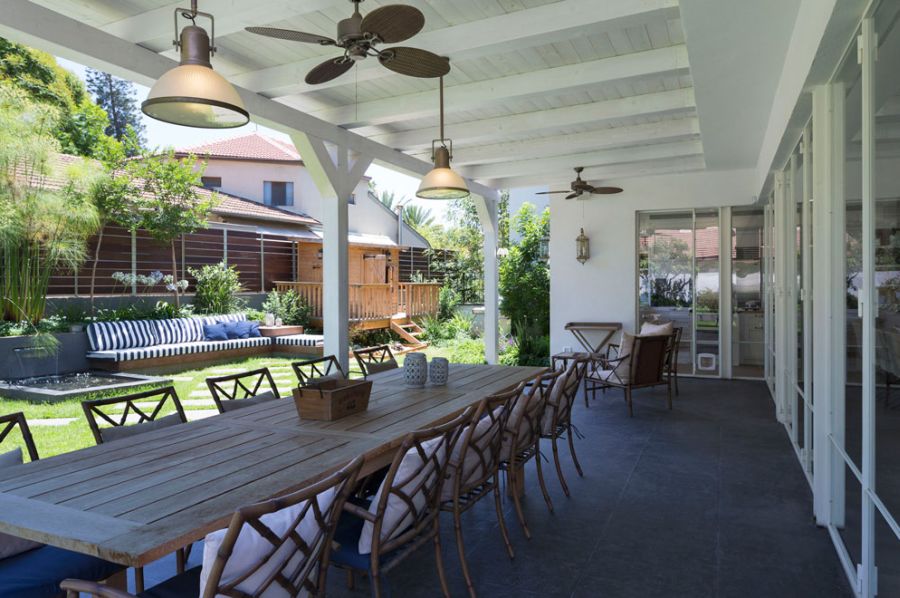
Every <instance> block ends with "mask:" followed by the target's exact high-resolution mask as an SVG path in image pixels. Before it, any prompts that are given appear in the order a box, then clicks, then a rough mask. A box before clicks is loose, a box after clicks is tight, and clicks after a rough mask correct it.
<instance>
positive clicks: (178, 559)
mask: <svg viewBox="0 0 900 598" xmlns="http://www.w3.org/2000/svg"><path fill="white" fill-rule="evenodd" d="M186 562H187V554H185V550H184V548H179V549H178V550H176V551H175V570H176V571H178V573H179V574H181V573H184V566H185V563H186Z"/></svg>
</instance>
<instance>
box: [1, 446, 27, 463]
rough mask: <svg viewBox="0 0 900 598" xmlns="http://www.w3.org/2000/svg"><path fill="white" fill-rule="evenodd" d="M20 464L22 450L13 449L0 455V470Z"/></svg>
mask: <svg viewBox="0 0 900 598" xmlns="http://www.w3.org/2000/svg"><path fill="white" fill-rule="evenodd" d="M21 464H22V449H20V448H15V449H13V450H11V451H9V452H6V453H0V468H3V467H11V466H13V465H21Z"/></svg>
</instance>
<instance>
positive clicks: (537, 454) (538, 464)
mask: <svg viewBox="0 0 900 598" xmlns="http://www.w3.org/2000/svg"><path fill="white" fill-rule="evenodd" d="M540 449H541V447H540V441H536V442H535V443H534V463H535V466H536V467H537V476H538V482H539V483H540V485H541V493H542V494H543V495H544V502H545V503H547V508H548V509H550V512H551V513H552V512H553V501H552V500H550V493H549V492H547V484H545V483H544V470H543V468H542V467H541V450H540Z"/></svg>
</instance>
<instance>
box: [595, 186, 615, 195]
mask: <svg viewBox="0 0 900 598" xmlns="http://www.w3.org/2000/svg"><path fill="white" fill-rule="evenodd" d="M621 192H622V188H621V187H591V193H596V194H597V195H615V194H616V193H621Z"/></svg>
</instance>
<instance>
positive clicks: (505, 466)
mask: <svg viewBox="0 0 900 598" xmlns="http://www.w3.org/2000/svg"><path fill="white" fill-rule="evenodd" d="M561 374H562V372H550V373H547V374H542V375H541V376H538V377H537V378H535V379H534V380H533V381H532V382H531V383H530V384H529V385H526V387H525V389H524V390H523V391H522V392H520V393H519V395H518V396H517V397H516V398H515V400H514V401H513V404H512V407H511V410H510V414H509V419H508V420H507V423H506V431H505V432H504V438H503V446H502V447H501V458H500V469H501V470H502V471H505V472H506V484H507V486H508V487H509V488H510V492H511V494H512V496H513V503H514V504H515V507H516V515H517V516H518V518H519V524H520V525H521V526H522V531H523V532H524V533H525V537H526V538H529V539H530V538H531V531H529V529H528V524H527V523H526V522H525V513H524V512H523V511H522V499H521V497H520V496H519V494H520V493H521V488H522V485H523V482H524V480H523V479H521V478H520V475H521V473H522V471H523V469H524V467H525V465H526V464H527V463H528V462H529V461H534V465H535V468H536V469H537V476H538V482H539V483H540V486H541V493H542V494H543V495H544V502H546V503H547V508H548V509H550V512H551V513H552V512H553V501H551V500H550V494H549V493H548V492H547V485H546V484H545V483H544V472H543V469H542V467H541V451H540V442H541V420H542V419H543V417H544V412H545V411H546V409H547V399H548V398H549V395H550V393H551V392H552V391H553V385H554V384H555V383H556V380H557V378H559V376H560V375H561Z"/></svg>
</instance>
